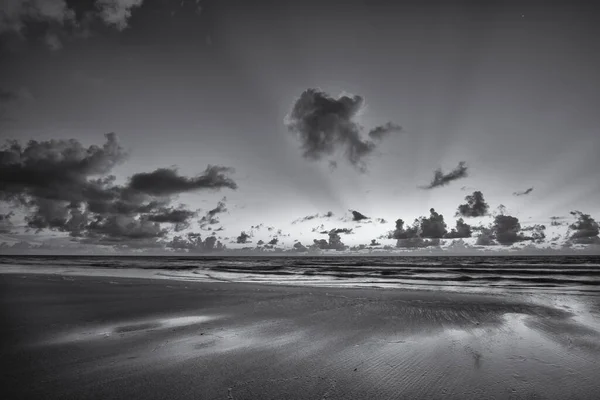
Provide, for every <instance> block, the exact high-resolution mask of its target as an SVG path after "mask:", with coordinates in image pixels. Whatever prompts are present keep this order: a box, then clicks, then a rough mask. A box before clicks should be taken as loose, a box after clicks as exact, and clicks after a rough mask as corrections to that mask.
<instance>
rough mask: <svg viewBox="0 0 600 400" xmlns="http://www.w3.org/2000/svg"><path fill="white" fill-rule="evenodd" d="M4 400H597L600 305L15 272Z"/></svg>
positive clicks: (4, 343)
mask: <svg viewBox="0 0 600 400" xmlns="http://www.w3.org/2000/svg"><path fill="white" fill-rule="evenodd" d="M0 293H1V295H0V296H1V311H2V321H0V322H1V323H2V325H1V327H0V331H1V348H0V353H1V357H0V359H1V361H0V363H1V365H0V367H1V368H2V371H4V372H3V377H2V382H3V384H2V387H3V388H2V394H1V395H0V397H1V398H2V399H28V398H36V399H37V398H40V399H41V398H43V399H84V398H85V399H88V398H89V399H108V398H110V399H120V398H123V399H134V398H135V399H236V400H238V399H491V398H496V399H567V398H568V399H595V398H597V396H598V393H600V322H599V321H600V299H599V298H598V297H597V296H583V295H581V296H578V295H565V296H559V295H555V294H553V295H543V294H539V295H538V294H518V295H516V294H514V293H506V294H497V295H481V294H463V293H448V292H443V291H416V290H397V289H365V288H361V289H347V288H346V289H344V288H323V287H314V288H313V287H288V286H281V285H277V286H274V285H271V286H269V285H259V284H242V283H227V282H185V281H171V280H159V279H143V278H123V277H120V278H117V277H98V276H96V277H90V276H73V275H71V276H64V275H37V274H19V273H10V274H6V273H5V274H0Z"/></svg>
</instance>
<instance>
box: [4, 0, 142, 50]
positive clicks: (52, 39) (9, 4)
mask: <svg viewBox="0 0 600 400" xmlns="http://www.w3.org/2000/svg"><path fill="white" fill-rule="evenodd" d="M142 3H143V0H95V1H78V2H72V1H68V0H4V1H3V2H2V10H0V35H3V34H13V35H18V36H20V37H22V38H25V37H27V38H29V37H31V36H32V35H36V36H38V38H41V39H43V41H44V42H46V44H47V45H48V46H49V47H50V48H51V49H53V50H57V49H60V48H61V47H62V42H61V38H64V37H86V36H89V32H90V30H91V29H92V27H93V26H94V25H95V24H96V23H100V24H104V25H106V26H109V27H112V28H115V29H117V30H119V31H122V30H124V29H125V28H127V27H128V21H129V19H130V18H131V14H132V12H133V10H134V9H135V8H138V7H140V6H141V5H142ZM31 28H34V29H31Z"/></svg>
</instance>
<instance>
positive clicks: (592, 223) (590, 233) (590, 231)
mask: <svg viewBox="0 0 600 400" xmlns="http://www.w3.org/2000/svg"><path fill="white" fill-rule="evenodd" d="M571 215H573V216H574V217H577V221H575V222H574V223H572V224H571V225H570V226H569V228H570V229H571V230H572V233H571V235H570V237H569V241H570V242H572V243H576V244H600V237H599V236H598V235H599V234H600V227H599V225H598V222H596V220H594V218H592V217H591V216H590V215H589V214H584V213H582V212H581V211H571Z"/></svg>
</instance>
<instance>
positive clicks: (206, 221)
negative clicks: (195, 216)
mask: <svg viewBox="0 0 600 400" xmlns="http://www.w3.org/2000/svg"><path fill="white" fill-rule="evenodd" d="M225 201H227V197H223V199H221V200H220V201H219V202H218V203H217V206H216V207H215V208H213V209H211V210H208V211H207V213H206V215H204V216H203V217H202V218H201V219H200V221H198V223H199V224H200V228H204V227H206V226H208V225H215V224H218V223H219V219H218V218H217V214H221V213H224V212H227V206H226V204H225Z"/></svg>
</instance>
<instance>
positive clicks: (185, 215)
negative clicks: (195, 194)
mask: <svg viewBox="0 0 600 400" xmlns="http://www.w3.org/2000/svg"><path fill="white" fill-rule="evenodd" d="M195 216H196V212H195V211H191V210H187V209H185V208H161V209H159V210H157V211H156V212H155V213H153V214H149V215H148V216H147V217H148V220H149V221H152V222H160V223H170V224H174V226H175V231H176V232H180V231H182V230H184V229H187V228H189V227H190V220H191V219H192V218H193V217H195Z"/></svg>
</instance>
